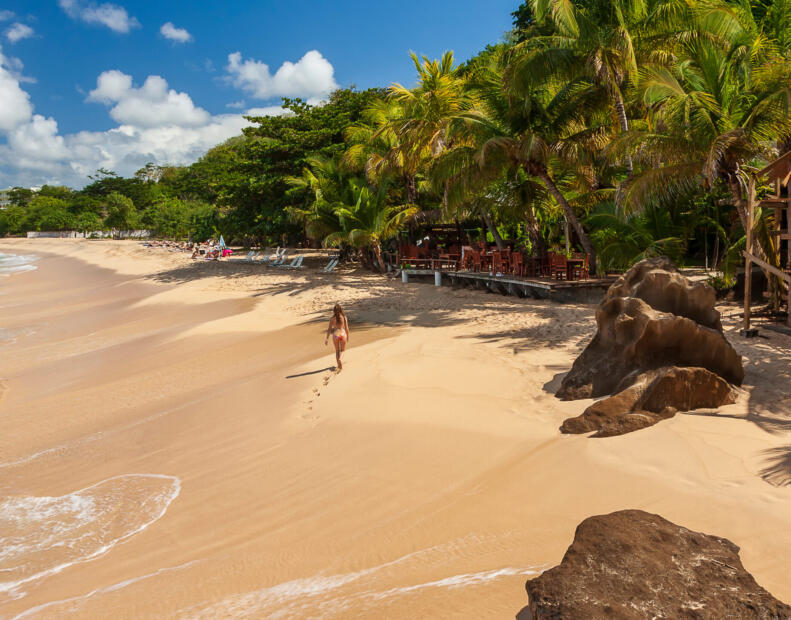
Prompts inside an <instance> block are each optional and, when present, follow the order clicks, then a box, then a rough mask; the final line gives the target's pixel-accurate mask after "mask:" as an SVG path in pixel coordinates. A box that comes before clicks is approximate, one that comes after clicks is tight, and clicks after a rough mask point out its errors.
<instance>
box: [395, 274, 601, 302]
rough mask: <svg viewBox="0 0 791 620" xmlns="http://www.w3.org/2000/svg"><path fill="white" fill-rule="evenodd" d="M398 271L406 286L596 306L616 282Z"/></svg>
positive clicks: (591, 279)
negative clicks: (434, 285) (426, 284)
mask: <svg viewBox="0 0 791 620" xmlns="http://www.w3.org/2000/svg"><path fill="white" fill-rule="evenodd" d="M399 271H400V274H401V278H402V280H404V281H405V282H408V281H409V280H410V279H412V278H418V279H420V280H421V281H425V279H426V277H427V276H428V277H430V278H431V281H432V282H436V281H437V280H436V278H437V277H438V278H439V280H438V281H439V283H440V285H441V286H443V285H445V284H450V285H451V286H466V287H470V288H477V289H486V290H489V291H491V292H495V293H501V294H503V295H517V296H519V297H532V298H535V299H551V300H553V301H558V302H579V303H598V302H599V301H601V298H602V296H603V295H604V292H605V291H606V290H607V289H608V288H609V286H610V285H611V284H612V283H613V282H615V279H616V278H615V277H609V278H589V279H587V280H553V279H551V278H523V277H519V276H511V275H502V276H496V275H489V274H488V273H479V272H474V271H450V270H447V269H443V270H433V269H402V270H399ZM437 274H439V276H437ZM404 275H406V279H404Z"/></svg>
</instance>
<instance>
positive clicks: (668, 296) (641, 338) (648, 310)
mask: <svg viewBox="0 0 791 620" xmlns="http://www.w3.org/2000/svg"><path fill="white" fill-rule="evenodd" d="M715 301H716V297H715V293H714V289H712V288H711V287H710V286H708V285H707V284H702V283H698V284H692V283H690V282H689V281H688V280H687V279H686V278H684V276H682V275H681V274H680V273H679V272H678V270H677V269H676V268H675V267H674V266H673V264H672V263H671V262H670V260H669V259H667V258H660V259H650V260H644V261H641V262H639V263H637V264H636V265H634V266H633V267H632V268H631V269H630V270H629V271H627V272H626V273H625V274H624V275H623V276H621V277H620V278H618V280H617V281H616V282H615V283H614V284H613V285H612V286H611V287H610V288H609V289H608V291H607V294H606V295H605V296H604V299H603V300H602V302H601V304H599V308H598V309H597V311H596V326H597V330H596V334H595V335H594V337H593V340H591V342H590V343H589V344H588V346H587V347H586V348H585V350H584V351H583V352H582V353H581V354H580V356H579V357H578V358H577V359H576V360H575V361H574V365H573V366H572V368H571V371H570V372H569V373H568V374H567V375H566V376H565V377H564V378H563V381H562V383H561V385H560V389H559V390H558V392H557V396H558V398H561V399H563V400H576V399H580V398H598V397H600V396H605V395H607V394H613V393H614V392H615V391H616V388H617V386H618V385H619V384H621V383H622V382H623V380H624V379H625V378H626V377H627V376H629V375H631V374H632V373H635V372H636V373H638V374H639V373H641V372H645V371H648V370H654V369H656V368H661V367H663V366H696V367H700V368H706V369H707V370H710V371H711V372H713V373H715V374H717V375H719V376H720V377H722V378H723V379H725V380H726V381H728V382H730V383H734V384H736V385H741V382H742V380H743V379H744V368H743V367H742V359H741V356H740V355H739V354H737V353H736V351H735V350H734V348H733V347H732V346H731V345H730V343H729V342H728V341H727V340H726V339H725V336H724V335H723V333H722V325H721V323H720V314H719V312H717V310H716V308H715V307H714V304H715Z"/></svg>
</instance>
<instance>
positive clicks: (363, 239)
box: [324, 181, 418, 271]
mask: <svg viewBox="0 0 791 620" xmlns="http://www.w3.org/2000/svg"><path fill="white" fill-rule="evenodd" d="M347 189H348V193H349V194H350V195H351V198H352V200H351V201H350V202H349V203H347V204H343V205H338V206H336V208H335V209H334V214H335V216H336V217H337V218H338V223H339V225H340V226H339V230H337V231H336V232H333V233H330V234H329V235H328V236H327V237H326V238H325V239H324V245H325V246H327V247H334V246H338V245H341V244H348V245H350V246H352V247H355V248H361V249H366V248H370V249H371V250H372V251H373V253H374V256H375V257H376V262H377V264H378V265H379V268H380V269H381V270H382V271H385V269H386V268H385V264H384V260H383V258H382V243H383V242H384V241H385V240H387V239H390V238H392V237H395V236H396V235H397V234H398V233H399V232H400V231H401V230H403V229H404V227H405V226H406V224H407V222H408V221H409V219H410V218H412V217H414V215H415V214H416V213H417V212H418V208H417V207H415V206H411V205H398V206H393V205H388V204H387V188H386V187H385V186H384V184H383V185H381V186H380V187H379V188H378V189H374V188H371V187H369V186H367V185H362V184H359V183H358V182H356V181H349V184H348V186H347Z"/></svg>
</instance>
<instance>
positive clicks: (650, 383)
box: [560, 367, 737, 437]
mask: <svg viewBox="0 0 791 620" xmlns="http://www.w3.org/2000/svg"><path fill="white" fill-rule="evenodd" d="M616 391H617V393H616V394H614V395H613V396H609V397H607V398H603V399H602V400H599V401H597V402H595V403H593V404H592V405H591V406H590V407H588V408H587V409H586V410H585V411H584V412H583V413H582V414H581V415H579V416H577V417H576V418H569V419H568V420H566V421H565V422H563V425H562V426H561V427H560V430H561V431H562V432H564V433H589V432H591V431H597V432H596V433H595V434H594V435H593V437H612V436H614V435H623V434H625V433H631V432H632V431H636V430H640V429H641V428H646V427H648V426H652V425H654V424H656V423H657V422H659V421H661V420H664V419H667V418H672V417H673V416H674V415H676V412H677V411H689V410H691V409H699V408H701V407H720V406H722V405H730V404H732V403H734V402H736V396H737V394H736V392H735V390H734V389H733V388H732V387H731V386H730V385H729V384H728V382H727V381H725V380H724V379H722V378H721V377H719V376H717V375H715V374H714V373H713V372H710V371H708V370H706V369H705V368H694V367H693V368H677V367H667V368H660V369H657V370H649V371H647V372H644V373H641V374H635V373H633V374H632V375H629V376H627V377H626V378H625V379H624V381H622V383H621V385H620V386H618V388H616Z"/></svg>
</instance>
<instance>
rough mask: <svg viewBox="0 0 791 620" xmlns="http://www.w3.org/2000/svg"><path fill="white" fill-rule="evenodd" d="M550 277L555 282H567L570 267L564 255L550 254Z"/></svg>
mask: <svg viewBox="0 0 791 620" xmlns="http://www.w3.org/2000/svg"><path fill="white" fill-rule="evenodd" d="M549 277H551V278H553V279H555V280H565V279H566V278H567V277H568V265H567V264H566V256H565V255H563V254H556V253H555V252H550V253H549Z"/></svg>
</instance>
